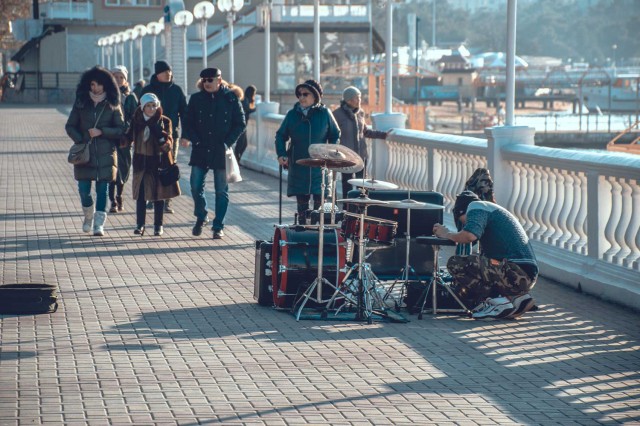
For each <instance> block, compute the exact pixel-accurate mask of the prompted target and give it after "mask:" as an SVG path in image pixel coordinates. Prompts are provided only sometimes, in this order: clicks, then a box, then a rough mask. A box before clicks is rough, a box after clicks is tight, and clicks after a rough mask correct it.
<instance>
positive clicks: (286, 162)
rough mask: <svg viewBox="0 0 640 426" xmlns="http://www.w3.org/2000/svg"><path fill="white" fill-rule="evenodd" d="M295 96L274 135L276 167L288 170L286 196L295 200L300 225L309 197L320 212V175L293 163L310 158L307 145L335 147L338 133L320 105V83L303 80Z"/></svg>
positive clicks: (312, 169)
mask: <svg viewBox="0 0 640 426" xmlns="http://www.w3.org/2000/svg"><path fill="white" fill-rule="evenodd" d="M295 93H296V97H297V98H298V102H296V103H295V105H294V106H293V108H292V109H290V110H289V112H287V115H286V116H285V118H284V120H283V121H282V124H281V125H280V128H279V129H278V131H277V132H276V138H275V139H276V140H275V145H276V152H277V154H278V163H279V164H280V165H281V166H282V167H284V168H288V170H289V178H288V179H287V196H288V197H294V196H295V197H296V203H297V211H298V219H299V223H300V224H301V225H304V224H306V217H305V216H306V211H307V210H308V209H309V200H310V199H311V196H312V195H313V209H314V210H318V209H319V208H320V200H321V197H320V195H321V183H322V172H321V170H320V169H319V168H312V167H307V166H303V165H300V164H297V163H296V161H298V160H300V159H303V158H309V157H310V156H309V145H311V144H315V143H332V144H335V143H338V140H339V139H340V129H339V128H338V124H337V123H336V120H335V118H334V117H333V114H331V111H330V110H329V109H328V108H327V107H326V106H325V105H324V104H322V103H321V100H322V86H321V85H320V83H318V82H317V81H315V80H307V81H305V82H304V83H301V84H299V85H298V86H297V87H296V92H295ZM287 143H288V147H287Z"/></svg>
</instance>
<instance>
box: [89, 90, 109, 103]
mask: <svg viewBox="0 0 640 426" xmlns="http://www.w3.org/2000/svg"><path fill="white" fill-rule="evenodd" d="M89 97H91V100H92V101H93V105H98V104H99V103H100V102H102V101H104V100H105V99H107V92H102V93H101V94H99V95H95V94H94V93H93V92H92V91H91V90H89Z"/></svg>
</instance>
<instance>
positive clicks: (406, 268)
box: [382, 190, 427, 310]
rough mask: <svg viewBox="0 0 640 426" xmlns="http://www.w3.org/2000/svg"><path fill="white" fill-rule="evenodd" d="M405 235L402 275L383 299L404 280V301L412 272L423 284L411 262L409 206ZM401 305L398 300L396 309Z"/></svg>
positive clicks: (408, 196) (402, 292)
mask: <svg viewBox="0 0 640 426" xmlns="http://www.w3.org/2000/svg"><path fill="white" fill-rule="evenodd" d="M407 194H408V195H407V199H408V200H410V199H411V191H410V190H409V191H407ZM407 207H410V206H407ZM405 235H406V236H407V247H406V253H405V263H404V267H403V268H402V269H401V270H400V276H399V277H398V278H396V280H395V281H394V282H393V284H391V286H390V287H389V288H388V289H387V291H386V293H385V295H384V297H383V298H382V300H387V298H389V296H390V295H391V292H392V291H393V289H394V288H395V286H396V284H397V283H398V282H402V290H401V291H400V303H402V298H403V296H404V293H405V292H406V291H407V287H408V285H409V276H410V274H411V273H413V276H414V277H415V278H417V281H418V283H420V284H422V280H421V279H420V276H419V275H418V274H417V273H416V270H415V269H414V268H413V266H411V264H410V263H409V255H410V250H411V209H410V208H407V232H405ZM424 284H425V286H426V284H427V283H426V281H425V283H424ZM399 307H400V304H399V303H398V302H396V310H397V309H398V308H399Z"/></svg>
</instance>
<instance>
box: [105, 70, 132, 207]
mask: <svg viewBox="0 0 640 426" xmlns="http://www.w3.org/2000/svg"><path fill="white" fill-rule="evenodd" d="M111 74H113V78H114V79H115V80H116V84H117V85H118V87H119V88H120V102H121V106H122V113H123V115H124V125H125V126H124V128H125V132H126V131H127V130H128V129H129V125H130V124H131V118H132V117H133V113H134V112H135V110H136V108H138V98H137V97H136V95H134V94H133V93H132V92H131V89H130V88H129V82H128V81H127V77H128V74H129V73H128V72H127V67H125V66H124V65H117V66H116V67H114V68H113V69H112V70H111ZM116 153H117V154H118V172H117V173H116V180H115V181H114V182H110V183H109V200H110V201H111V209H110V210H109V213H116V212H121V211H123V210H124V204H123V202H122V192H123V191H124V184H125V183H127V181H128V180H129V174H130V171H131V146H130V145H129V144H126V143H125V144H123V145H122V146H120V145H119V146H118V147H117V150H116Z"/></svg>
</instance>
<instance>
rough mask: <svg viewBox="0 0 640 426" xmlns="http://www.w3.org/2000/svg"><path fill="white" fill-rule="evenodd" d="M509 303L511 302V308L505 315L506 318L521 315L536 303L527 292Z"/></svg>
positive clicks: (514, 317)
mask: <svg viewBox="0 0 640 426" xmlns="http://www.w3.org/2000/svg"><path fill="white" fill-rule="evenodd" d="M511 303H513V310H512V311H511V312H510V313H509V315H507V316H506V318H509V319H516V318H519V317H521V316H522V315H523V314H526V313H527V312H529V311H530V310H531V308H533V306H534V305H535V304H536V302H535V300H533V297H531V295H530V294H529V293H525V294H522V295H520V296H518V297H516V298H514V299H513V300H512V301H511Z"/></svg>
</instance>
